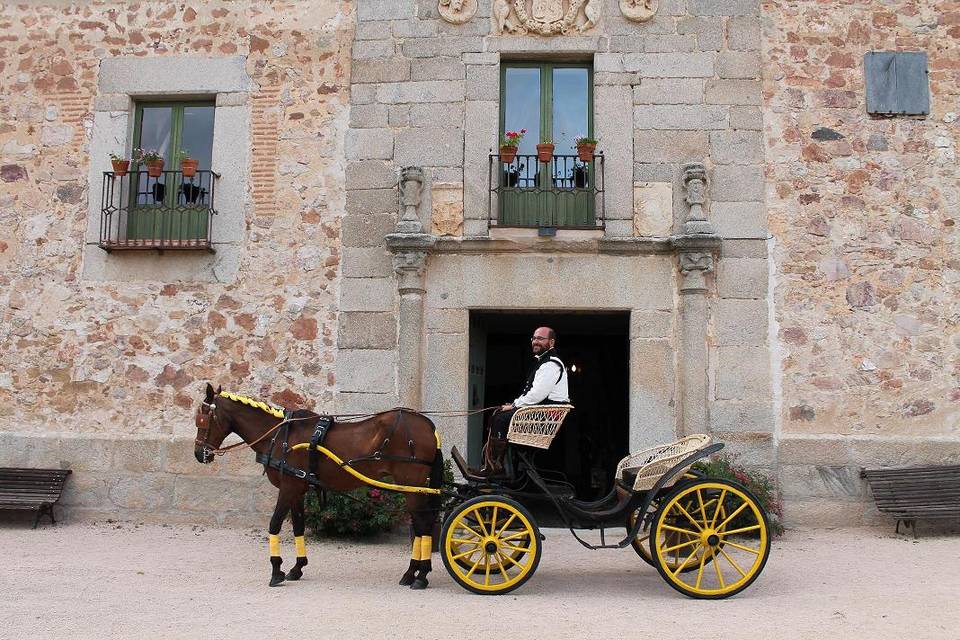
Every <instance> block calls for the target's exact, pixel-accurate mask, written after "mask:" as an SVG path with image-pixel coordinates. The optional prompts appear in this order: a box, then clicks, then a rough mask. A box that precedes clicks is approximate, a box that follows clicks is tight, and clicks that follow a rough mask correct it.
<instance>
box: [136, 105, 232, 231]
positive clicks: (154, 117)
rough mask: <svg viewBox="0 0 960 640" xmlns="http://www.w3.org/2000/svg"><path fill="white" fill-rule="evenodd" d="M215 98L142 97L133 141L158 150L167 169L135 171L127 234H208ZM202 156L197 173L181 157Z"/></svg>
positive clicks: (137, 145)
mask: <svg viewBox="0 0 960 640" xmlns="http://www.w3.org/2000/svg"><path fill="white" fill-rule="evenodd" d="M214 111H215V107H214V103H213V102H196V101H194V102H138V103H137V110H136V119H135V121H134V131H133V147H134V148H135V149H138V148H139V149H143V150H145V151H146V150H156V151H157V152H159V153H160V155H161V156H162V157H163V164H164V173H163V175H161V176H160V177H159V178H149V177H148V176H147V174H146V173H145V172H144V171H138V172H136V173H134V174H133V175H134V176H135V178H134V181H135V184H132V185H131V189H130V208H129V214H128V221H127V237H128V238H151V237H153V238H164V239H196V238H203V237H205V236H206V234H207V225H208V220H207V213H206V207H208V206H209V202H207V201H206V197H207V194H208V193H209V192H210V190H211V186H210V181H211V175H210V173H209V171H210V169H211V165H212V161H213V124H214ZM184 156H189V157H190V158H192V159H194V160H196V161H197V163H198V166H197V170H198V173H197V175H196V176H195V177H192V178H184V177H183V176H182V175H181V174H180V173H179V169H180V160H181V159H182V158H183V157H184Z"/></svg>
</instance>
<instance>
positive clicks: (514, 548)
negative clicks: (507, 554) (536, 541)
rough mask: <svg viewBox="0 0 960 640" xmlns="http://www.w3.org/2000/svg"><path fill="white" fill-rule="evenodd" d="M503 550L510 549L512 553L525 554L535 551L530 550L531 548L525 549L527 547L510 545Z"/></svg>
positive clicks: (504, 546) (506, 545)
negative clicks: (520, 552)
mask: <svg viewBox="0 0 960 640" xmlns="http://www.w3.org/2000/svg"><path fill="white" fill-rule="evenodd" d="M503 548H504V549H510V551H523V552H524V553H530V552H531V551H533V549H530V548H525V547H511V546H510V545H508V544H505V545H503Z"/></svg>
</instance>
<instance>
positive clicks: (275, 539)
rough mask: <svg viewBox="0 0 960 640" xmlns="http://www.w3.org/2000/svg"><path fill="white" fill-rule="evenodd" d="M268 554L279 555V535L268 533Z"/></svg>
mask: <svg viewBox="0 0 960 640" xmlns="http://www.w3.org/2000/svg"><path fill="white" fill-rule="evenodd" d="M270 555H271V556H279V555H280V536H278V535H277V536H275V535H273V534H270Z"/></svg>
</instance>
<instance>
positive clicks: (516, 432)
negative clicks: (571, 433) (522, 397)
mask: <svg viewBox="0 0 960 640" xmlns="http://www.w3.org/2000/svg"><path fill="white" fill-rule="evenodd" d="M571 409H573V405H572V404H535V405H533V406H530V407H520V408H519V409H517V411H516V413H514V414H513V417H512V418H511V419H510V428H509V429H507V440H508V441H509V442H511V443H513V444H522V445H525V446H528V447H537V448H538V449H548V448H549V447H550V443H551V442H553V438H554V437H555V436H556V435H557V433H558V432H559V431H560V426H561V425H563V421H564V420H565V419H566V417H567V414H568V413H570V410H571Z"/></svg>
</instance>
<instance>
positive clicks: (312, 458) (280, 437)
mask: <svg viewBox="0 0 960 640" xmlns="http://www.w3.org/2000/svg"><path fill="white" fill-rule="evenodd" d="M407 411H409V410H407ZM403 412H404V409H398V410H397V418H396V420H394V423H393V426H392V427H391V429H390V431H389V432H388V433H387V437H386V438H384V440H383V442H381V443H380V446H379V447H378V448H377V450H376V451H374V452H373V453H371V454H368V455H365V456H360V457H357V458H351V459H349V460H346V461H344V462H343V463H342V464H341V466H350V467H352V466H353V465H355V464H356V463H358V462H369V461H371V460H376V461H379V460H387V461H391V462H413V463H416V464H423V465H426V466H428V467H429V466H432V465H433V461H432V460H424V459H422V458H418V457H416V455H415V450H414V442H413V438H412V437H411V436H410V430H409V427H408V426H407V424H406V423H403V431H404V432H405V433H404V435H405V436H406V438H407V446H408V447H409V448H410V455H409V456H397V455H392V454H387V453H384V452H383V450H384V449H386V447H387V446H388V445H389V444H390V440H391V439H392V438H393V437H394V435H395V434H396V432H397V428H398V427H399V426H400V425H401V421H400V418H401V417H402V415H403ZM297 413H300V412H299V411H295V412H290V411H286V412H284V420H285V421H286V420H289V419H290V418H292V417H294V416H295V415H296V414H297ZM289 426H290V425H289V423H286V422H285V423H284V424H283V426H281V427H280V428H279V429H277V432H276V433H275V434H274V435H273V439H272V440H271V441H270V448H269V449H267V452H266V453H258V454H257V456H256V459H257V463H259V464H262V465H263V467H264V469H263V471H264V473H266V471H267V469H268V468H269V469H276V470H277V471H279V472H280V473H283V474H286V475H290V476H294V477H296V478H300V479H301V480H306V481H307V482H308V483H310V484H311V485H313V486H316V487H323V483H322V482H321V481H320V479H319V473H318V470H319V467H320V458H321V453H322V452H321V451H320V448H321V447H322V446H323V443H324V440H326V437H327V433H329V432H330V430H331V429H333V427H334V426H335V418H334V416H331V415H321V416H318V419H317V424H316V425H315V426H314V428H313V434H312V435H311V436H310V443H309V446H308V447H307V451H308V467H309V468H308V469H307V470H304V469H300V468H298V467H295V466H293V465H291V464H288V463H287V453H288V452H289V451H290V443H289V438H290V429H289ZM278 441H279V446H280V452H279V457H275V456H274V451H275V450H276V448H277V442H278Z"/></svg>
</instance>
